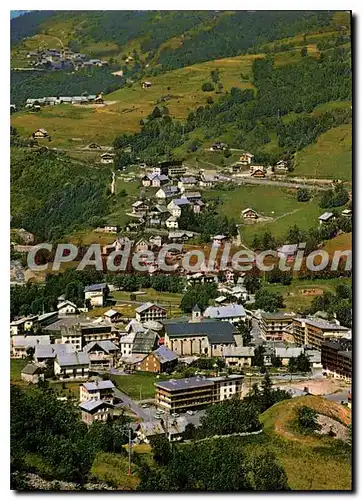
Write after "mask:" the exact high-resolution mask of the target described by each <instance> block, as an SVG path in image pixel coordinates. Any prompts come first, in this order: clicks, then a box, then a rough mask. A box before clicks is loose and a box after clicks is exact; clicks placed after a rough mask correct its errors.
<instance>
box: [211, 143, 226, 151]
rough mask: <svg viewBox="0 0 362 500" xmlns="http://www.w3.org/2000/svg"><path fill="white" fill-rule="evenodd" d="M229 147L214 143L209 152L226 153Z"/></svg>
mask: <svg viewBox="0 0 362 500" xmlns="http://www.w3.org/2000/svg"><path fill="white" fill-rule="evenodd" d="M228 147H229V146H228V145H227V144H225V143H224V142H214V143H213V144H211V146H210V148H209V150H210V151H225V150H226V149H228Z"/></svg>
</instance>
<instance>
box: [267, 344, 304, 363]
mask: <svg viewBox="0 0 362 500" xmlns="http://www.w3.org/2000/svg"><path fill="white" fill-rule="evenodd" d="M303 353H304V349H303V348H302V347H275V350H274V354H275V357H276V358H279V359H280V361H281V363H282V366H288V364H289V361H290V360H291V358H297V357H298V356H300V355H301V354H303Z"/></svg>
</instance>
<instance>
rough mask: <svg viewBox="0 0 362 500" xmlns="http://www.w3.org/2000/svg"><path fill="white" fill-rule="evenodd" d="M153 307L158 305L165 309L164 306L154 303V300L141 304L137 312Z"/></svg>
mask: <svg viewBox="0 0 362 500" xmlns="http://www.w3.org/2000/svg"><path fill="white" fill-rule="evenodd" d="M151 307H158V308H160V309H165V308H164V307H161V306H158V305H157V304H154V303H153V302H145V303H144V304H142V305H141V306H139V307H137V309H136V313H142V312H144V311H147V310H148V309H150V308H151Z"/></svg>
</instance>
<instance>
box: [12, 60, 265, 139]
mask: <svg viewBox="0 0 362 500" xmlns="http://www.w3.org/2000/svg"><path fill="white" fill-rule="evenodd" d="M261 56H262V55H261ZM256 57H260V55H245V56H238V57H233V58H227V59H220V60H216V61H210V62H206V63H202V64H198V65H194V66H190V67H187V68H181V69H179V70H175V71H170V72H168V73H165V74H161V75H158V76H155V77H150V78H149V79H150V81H151V83H152V87H151V88H149V89H142V87H141V84H140V82H136V83H135V84H133V85H132V86H131V87H124V88H122V89H120V90H117V91H115V92H113V93H111V94H108V95H107V96H106V102H107V106H105V107H101V108H90V107H86V106H81V107H74V106H69V105H67V104H64V105H59V106H54V107H45V108H42V109H41V111H40V112H38V113H31V112H29V111H23V112H21V113H17V114H15V115H13V117H12V124H13V126H14V127H16V128H17V129H19V132H20V134H21V135H27V136H29V135H30V134H31V133H32V132H34V130H36V129H37V128H40V127H43V128H45V129H46V130H48V132H49V133H50V134H51V135H52V138H53V144H54V146H58V147H60V146H61V147H65V148H72V147H78V146H81V145H86V144H88V143H89V142H93V141H95V142H99V143H100V144H103V145H110V144H111V143H112V142H113V140H114V139H115V137H116V136H117V135H120V134H123V133H134V132H138V131H139V130H140V129H141V125H140V120H141V119H145V118H146V117H147V115H149V114H150V113H151V112H152V110H153V109H154V107H155V106H156V104H157V103H158V102H159V101H160V100H161V98H162V97H163V96H167V95H170V96H171V99H170V100H167V101H165V102H164V103H162V105H165V106H167V107H168V109H169V112H170V116H171V117H172V118H175V119H177V120H184V119H186V117H187V116H188V114H189V113H190V112H191V111H192V110H194V109H196V108H197V107H198V106H205V104H206V100H207V98H208V97H212V98H213V99H215V100H217V99H218V97H219V95H218V94H216V92H215V91H214V92H203V91H202V90H201V87H202V84H203V83H205V82H206V81H210V72H211V71H212V70H215V69H218V70H219V74H220V79H221V82H222V84H223V86H224V88H223V92H226V91H230V89H231V87H238V88H251V87H252V83H251V77H252V72H251V69H252V63H253V60H254V59H255V58H256ZM241 73H243V74H245V75H248V76H249V77H250V80H241V78H240V74H241ZM74 139H76V140H74Z"/></svg>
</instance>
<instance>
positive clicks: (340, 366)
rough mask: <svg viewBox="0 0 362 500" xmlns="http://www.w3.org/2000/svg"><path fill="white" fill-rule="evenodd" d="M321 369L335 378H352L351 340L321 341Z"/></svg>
mask: <svg viewBox="0 0 362 500" xmlns="http://www.w3.org/2000/svg"><path fill="white" fill-rule="evenodd" d="M321 361H322V366H323V369H324V370H326V371H327V373H329V374H330V375H333V376H334V377H335V378H342V379H345V380H352V342H351V341H346V340H345V341H343V340H342V341H327V342H323V343H322V352H321Z"/></svg>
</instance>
